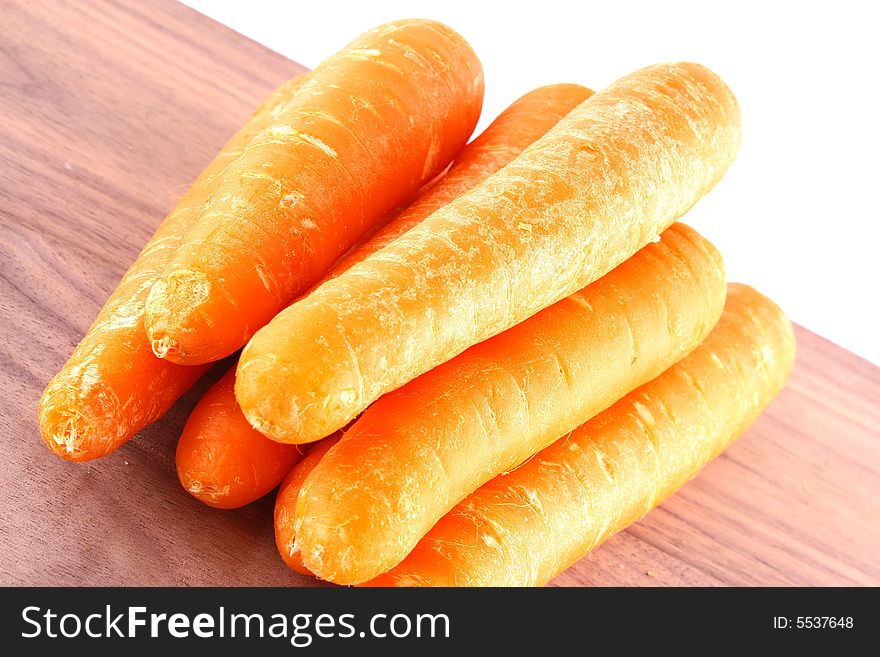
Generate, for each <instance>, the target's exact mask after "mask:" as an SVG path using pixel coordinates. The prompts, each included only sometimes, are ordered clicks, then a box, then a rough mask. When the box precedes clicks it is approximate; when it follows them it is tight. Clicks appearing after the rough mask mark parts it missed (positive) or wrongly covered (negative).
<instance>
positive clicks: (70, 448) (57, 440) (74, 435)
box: [42, 413, 90, 461]
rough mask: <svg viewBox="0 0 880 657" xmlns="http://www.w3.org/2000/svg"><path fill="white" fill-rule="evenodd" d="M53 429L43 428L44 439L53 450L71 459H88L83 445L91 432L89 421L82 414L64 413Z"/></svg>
mask: <svg viewBox="0 0 880 657" xmlns="http://www.w3.org/2000/svg"><path fill="white" fill-rule="evenodd" d="M61 415H62V417H61V418H60V421H59V422H57V423H55V424H54V426H53V427H52V429H50V430H45V429H44V430H43V431H42V434H43V440H44V442H45V443H46V445H47V446H48V447H49V449H50V450H52V452H54V453H55V454H57V455H58V456H60V457H62V458H65V459H67V460H69V461H86V460H88V458H89V457H88V456H87V453H86V450H85V449H83V445H84V444H85V442H86V436H87V434H88V433H89V429H90V427H89V425H88V422H87V421H86V420H85V419H84V418H83V417H81V416H78V415H75V414H69V413H62V414H61Z"/></svg>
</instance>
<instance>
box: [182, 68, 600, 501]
mask: <svg viewBox="0 0 880 657" xmlns="http://www.w3.org/2000/svg"><path fill="white" fill-rule="evenodd" d="M590 93H591V92H590V91H589V90H588V89H586V88H584V87H580V86H578V85H573V84H560V85H552V86H548V87H542V88H540V89H536V90H534V91H532V92H530V93H528V94H526V95H525V96H523V97H522V98H520V99H519V100H517V101H516V102H514V103H513V105H511V106H510V107H509V108H508V109H507V110H505V111H504V112H503V113H502V114H501V115H500V116H499V117H498V118H497V119H496V120H495V121H494V122H493V123H492V124H491V125H490V126H489V127H488V128H487V129H486V130H485V131H484V132H483V134H481V135H480V136H479V137H478V138H477V139H476V140H474V141H473V142H472V143H471V144H469V145H468V146H465V147H464V148H463V149H462V151H461V153H459V155H458V156H457V157H456V159H455V161H454V163H453V164H452V166H451V168H450V169H449V171H448V172H447V173H446V175H444V176H443V177H442V178H440V179H439V180H438V181H437V182H436V183H435V184H434V185H433V186H432V187H430V188H429V189H427V190H426V191H425V192H424V193H422V194H421V195H420V196H419V197H418V198H417V199H416V201H414V203H413V204H412V205H411V206H410V207H409V208H408V209H406V210H404V211H403V213H402V214H399V213H398V214H396V215H394V216H393V218H392V219H390V220H389V222H388V223H386V224H385V228H384V229H383V231H382V232H381V234H380V235H376V236H375V237H374V238H373V239H370V240H367V241H366V242H365V243H364V244H362V245H360V246H359V247H358V248H357V249H355V250H353V251H351V252H350V253H349V254H348V256H347V257H344V258H343V259H342V260H341V261H340V262H338V263H337V265H336V266H335V268H334V271H339V272H341V271H343V270H344V267H346V266H349V265H350V264H353V263H354V262H356V261H359V260H361V259H363V258H364V257H366V256H367V255H369V254H370V253H373V252H375V251H378V250H379V249H381V248H382V246H384V245H385V244H387V243H388V241H389V240H391V239H393V236H394V235H397V234H402V233H403V232H405V231H406V230H407V229H408V228H409V227H411V226H412V225H414V224H415V223H417V222H418V221H419V220H420V219H421V218H424V217H425V216H427V215H428V214H430V213H431V212H432V211H433V209H434V208H435V207H436V206H437V205H438V204H440V203H444V202H447V201H449V200H452V199H453V198H455V197H456V196H457V195H459V194H460V193H462V192H463V191H466V189H467V188H468V187H472V186H473V185H475V184H477V183H478V182H480V181H481V180H483V179H484V178H486V177H487V176H489V175H490V174H491V173H493V172H494V171H496V170H498V169H500V168H501V167H502V166H504V164H505V163H506V162H508V161H509V160H510V159H512V158H513V157H514V156H516V154H517V153H519V152H520V151H522V150H523V149H524V148H525V147H526V146H528V145H529V143H531V142H532V141H534V140H535V139H537V138H538V137H540V136H541V135H542V134H544V133H545V132H546V131H547V130H548V129H549V128H550V127H552V125H553V123H555V122H556V121H558V120H559V119H560V118H562V117H563V116H565V114H566V113H568V111H569V110H571V109H572V108H573V107H575V106H576V105H577V104H578V103H580V102H581V101H582V100H583V99H584V98H585V97H587V96H588V95H589V94H590ZM331 275H333V274H332V272H331V274H328V276H331ZM232 377H233V375H232V374H229V375H227V376H226V377H224V378H223V379H222V380H221V381H219V382H218V383H217V384H215V386H214V387H213V388H212V389H211V390H210V391H209V392H208V393H207V394H206V395H205V397H204V398H203V399H202V401H201V402H199V404H198V405H197V406H196V408H195V409H194V410H193V413H192V417H191V418H190V420H189V422H188V423H187V425H186V428H185V429H184V432H183V434H182V435H181V437H180V442H179V443H178V447H177V474H178V477H179V478H180V481H181V483H182V484H183V487H184V488H186V489H187V490H188V491H189V492H190V493H191V494H192V495H193V496H194V497H196V498H197V499H200V500H202V501H203V502H205V503H206V504H210V505H212V506H223V508H232V507H237V506H242V505H244V504H247V503H249V502H252V501H253V500H255V499H257V498H259V497H261V496H262V495H264V494H266V492H268V491H269V490H271V489H272V488H274V487H275V486H276V485H278V483H280V481H281V479H282V477H283V476H284V474H285V473H286V472H287V470H289V469H290V465H291V464H292V463H289V462H288V460H289V459H294V458H296V455H298V454H299V451H298V450H297V448H296V447H295V446H290V445H282V444H279V443H275V442H272V441H269V440H268V439H267V438H265V437H264V436H263V435H262V434H260V433H259V432H258V431H256V430H254V429H252V428H251V427H250V425H249V424H248V423H247V420H245V418H244V415H242V413H241V410H240V409H239V408H238V404H237V402H236V401H235V395H234V393H233V385H232V381H233V378H232ZM267 442H272V444H273V445H275V446H276V448H275V449H271V448H270V447H269V446H267V445H266V443H267ZM218 454H222V458H218ZM255 479H256V480H258V481H259V483H260V485H255V481H254V480H255Z"/></svg>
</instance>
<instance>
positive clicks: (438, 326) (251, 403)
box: [235, 64, 740, 442]
mask: <svg viewBox="0 0 880 657" xmlns="http://www.w3.org/2000/svg"><path fill="white" fill-rule="evenodd" d="M739 134H740V125H739V109H738V106H737V104H736V100H735V99H734V98H733V95H732V94H731V93H730V91H729V89H728V88H727V87H726V86H725V85H724V83H723V82H722V81H721V80H720V79H719V78H718V77H717V76H716V75H715V74H714V73H712V72H711V71H709V70H708V69H705V68H703V67H701V66H699V65H696V64H671V65H659V66H653V67H649V68H647V69H643V70H641V71H637V72H636V73H633V74H631V75H629V76H627V77H625V78H622V79H621V80H618V81H617V82H615V83H614V84H612V85H611V86H609V87H608V88H606V89H604V90H602V91H599V92H597V93H596V94H595V95H593V96H592V97H590V98H589V99H588V100H587V101H585V102H584V103H583V104H581V105H580V106H579V107H577V108H575V109H574V110H573V111H572V112H571V113H569V114H568V115H567V116H566V117H565V118H564V119H562V120H561V121H560V122H559V123H558V124H557V125H556V126H555V127H554V128H552V129H551V130H550V131H549V132H548V133H547V134H546V135H544V137H542V138H540V139H538V140H537V141H536V142H535V143H533V144H532V145H531V146H530V147H529V148H527V149H526V150H525V151H524V152H523V153H522V154H521V155H520V156H519V157H517V158H516V159H514V160H513V161H512V162H511V163H510V164H508V165H507V166H506V167H504V168H503V169H502V170H501V171H499V172H498V173H496V174H495V175H493V176H491V177H489V178H488V179H487V180H486V181H484V182H483V183H482V184H480V185H478V186H476V187H474V188H473V189H471V190H470V191H469V192H467V193H465V194H463V195H462V196H460V197H459V198H457V199H456V200H455V201H453V202H452V203H449V204H448V205H446V206H443V207H442V208H440V209H439V210H438V211H436V212H435V213H434V214H432V215H431V216H430V217H428V218H427V219H425V220H424V221H423V222H422V223H420V224H419V225H418V226H416V227H415V228H413V229H412V230H410V231H408V232H406V233H405V234H404V235H402V236H401V237H399V238H398V239H397V240H395V242H393V243H392V244H390V245H388V246H386V247H385V248H384V249H382V250H381V251H379V252H378V253H376V254H374V255H373V256H372V257H370V258H367V259H366V260H364V261H362V262H360V263H358V264H356V265H355V266H354V267H352V268H351V269H349V270H348V271H346V272H345V273H344V274H341V275H339V276H337V277H336V278H334V279H332V280H330V281H328V282H326V283H325V284H324V285H322V286H320V287H319V288H317V289H316V290H314V291H313V292H312V293H311V294H310V295H308V296H307V297H305V298H303V299H301V300H300V301H298V302H297V303H294V304H293V305H291V306H290V307H289V308H287V309H286V310H284V311H282V312H281V313H279V314H278V315H277V316H276V317H275V319H273V320H272V322H270V323H269V324H268V325H267V326H265V327H264V328H263V329H261V330H260V331H258V332H257V334H256V335H255V336H254V338H253V339H252V340H251V341H250V343H249V344H248V345H247V347H246V348H245V350H244V352H243V354H242V357H241V359H240V361H239V368H238V372H239V374H238V377H237V379H236V386H235V393H236V396H237V397H238V401H239V404H240V405H241V408H242V410H243V412H244V414H245V416H246V417H247V418H248V420H249V421H250V422H251V424H252V425H254V426H255V427H257V428H258V429H259V430H260V431H261V432H262V433H264V434H265V435H268V436H270V437H271V438H274V439H275V440H278V441H280V442H309V441H311V440H315V439H318V438H320V437H322V436H324V435H326V434H327V433H329V432H330V431H333V430H335V429H337V428H338V427H340V426H343V425H345V424H346V423H347V422H348V421H350V420H351V419H352V418H353V417H355V416H356V415H357V414H359V413H360V412H361V411H362V410H363V409H364V408H366V407H367V406H368V405H369V404H370V403H372V402H373V401H375V400H376V399H378V398H379V397H380V396H381V395H382V394H384V393H386V392H389V391H391V390H394V389H396V388H398V387H400V386H401V385H403V384H405V383H406V382H407V381H410V380H412V379H413V378H415V377H416V376H418V375H419V374H422V373H423V372H426V371H428V370H430V369H431V368H433V367H436V366H437V365H439V364H440V363H442V362H444V361H446V360H449V359H450V358H452V357H453V356H455V355H456V354H458V353H461V352H462V351H463V350H464V349H466V348H467V347H469V346H470V345H472V344H475V343H477V342H480V341H482V340H485V339H487V338H489V337H491V336H493V335H496V334H497V333H500V332H501V331H503V330H505V329H507V328H509V327H510V326H513V325H514V324H517V323H518V322H521V321H522V320H524V319H526V318H527V317H529V316H531V315H533V314H534V313H535V312H537V311H538V310H540V309H541V308H544V307H547V306H549V305H550V304H552V303H554V302H556V301H558V300H560V299H562V298H564V297H566V296H568V295H570V294H572V293H574V292H575V291H577V290H579V289H581V288H583V287H584V286H586V285H587V284H589V283H590V282H592V281H593V280H595V279H597V278H599V277H600V276H601V275H603V274H605V273H606V272H608V271H609V270H610V269H612V268H613V267H614V266H616V265H618V264H619V263H621V262H622V261H624V260H625V259H626V258H628V257H629V256H631V255H632V254H633V253H635V251H637V250H638V249H639V248H640V247H642V246H644V245H645V244H646V243H648V242H649V241H650V240H651V239H653V238H654V237H656V236H657V235H658V234H659V233H660V232H661V231H662V230H663V229H665V228H666V227H667V226H669V225H670V224H671V223H672V222H673V221H674V219H675V218H677V217H678V216H680V215H682V214H684V213H685V212H686V211H687V210H688V209H689V208H690V207H691V206H692V205H693V204H694V203H695V202H696V201H697V200H698V199H699V198H700V196H702V195H703V194H704V193H706V192H707V191H709V189H710V188H711V187H712V186H713V185H714V184H715V183H716V182H717V181H718V180H719V179H720V178H721V176H722V175H723V173H724V171H725V170H726V169H727V167H728V165H729V164H730V162H731V161H732V159H733V157H734V155H735V153H736V150H737V147H738V144H739Z"/></svg>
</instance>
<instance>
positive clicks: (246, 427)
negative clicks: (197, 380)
mask: <svg viewBox="0 0 880 657" xmlns="http://www.w3.org/2000/svg"><path fill="white" fill-rule="evenodd" d="M234 384H235V368H233V369H231V370H230V371H229V372H227V373H226V375H225V376H224V377H223V378H222V379H220V380H219V381H218V382H217V383H216V384H214V386H213V387H212V388H211V389H210V390H209V391H208V392H207V393H206V394H205V396H204V397H202V399H201V401H200V402H199V403H198V405H197V406H196V407H195V409H193V412H192V414H191V415H190V417H189V420H187V423H186V426H185V427H184V429H183V433H182V434H181V436H180V441H179V442H178V443H177V457H176V460H177V476H178V478H179V479H180V483H181V485H182V486H183V487H184V488H185V489H186V490H187V492H189V493H190V494H191V495H192V496H193V497H195V498H196V499H197V500H200V501H202V502H204V503H205V504H207V505H208V506H213V507H215V508H218V509H236V508H238V507H241V506H244V505H245V504H249V503H250V502H253V501H254V500H256V499H259V498H261V497H262V496H263V495H265V494H266V493H268V492H269V491H270V490H272V489H273V488H275V487H276V486H278V483H279V482H280V481H281V480H282V478H283V477H284V475H285V474H287V473H288V472H289V471H290V468H291V467H293V465H294V463H296V462H297V461H299V460H300V458H302V454H303V450H302V449H301V448H300V447H299V446H297V445H282V444H281V443H276V442H275V441H274V440H269V439H268V438H266V437H265V436H263V435H262V434H260V433H259V432H258V431H256V430H255V429H253V428H252V427H251V425H250V424H248V422H247V420H246V419H245V418H244V415H242V413H241V410H240V409H239V408H238V404H237V403H236V402H235V395H234V394H233V386H234Z"/></svg>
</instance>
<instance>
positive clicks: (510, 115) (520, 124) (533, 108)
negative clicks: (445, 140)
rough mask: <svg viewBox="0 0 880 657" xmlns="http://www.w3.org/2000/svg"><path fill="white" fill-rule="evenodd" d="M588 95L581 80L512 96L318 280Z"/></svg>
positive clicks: (494, 166)
mask: <svg viewBox="0 0 880 657" xmlns="http://www.w3.org/2000/svg"><path fill="white" fill-rule="evenodd" d="M592 95H593V92H592V91H591V90H590V89H587V88H586V87H582V86H581V85H579V84H552V85H547V86H544V87H538V88H537V89H534V90H533V91H530V92H529V93H527V94H525V95H524V96H522V97H520V98H518V99H517V100H515V101H514V102H513V103H512V104H511V105H510V106H509V107H508V108H507V109H505V110H504V111H503V112H502V113H501V114H499V115H498V118H496V119H495V120H494V121H493V122H492V123H491V125H489V127H487V128H486V129H485V130H484V131H483V132H482V133H481V134H480V136H479V137H477V138H476V139H474V140H473V141H472V142H471V143H469V144H468V145H467V146H465V147H464V148H462V149H461V152H460V153H459V154H458V155H457V156H456V158H455V160H453V162H452V164H451V165H450V167H449V170H448V171H447V172H446V173H445V174H444V175H443V177H442V178H441V179H440V180H439V181H437V183H436V184H435V185H433V186H432V187H431V188H430V189H428V190H426V191H425V192H424V193H421V194H420V195H419V196H418V197H417V198H416V199H415V200H414V201H413V202H412V204H410V205H409V206H408V207H407V208H406V209H404V210H403V211H402V212H400V213H399V214H397V216H395V217H394V218H392V219H391V220H390V221H388V222H387V223H386V224H385V225H383V226H382V227H381V228H380V229H379V230H377V231H376V232H375V234H373V235H372V236H370V238H369V239H368V240H366V241H365V242H364V243H363V244H361V245H359V246H358V247H356V248H354V249H352V251H351V252H350V253H348V254H346V255H345V256H343V257H342V258H340V259H339V260H338V261H337V262H336V263H335V264H334V265H333V267H331V268H330V270H329V271H328V272H327V273H326V274H325V275H324V276H323V277H322V279H321V281H319V283H318V284H320V283H323V282H324V281H327V280H329V279H331V278H335V277H336V276H338V275H339V274H341V273H343V272H344V271H346V270H348V269H349V268H351V267H352V266H353V265H355V264H357V263H359V262H360V261H362V260H365V259H366V258H368V257H369V256H371V255H373V254H374V253H376V252H377V251H379V250H381V249H383V248H384V247H386V246H388V245H389V244H391V242H393V241H394V240H396V239H397V238H398V237H400V236H401V235H403V234H404V233H405V232H407V231H408V230H410V229H411V228H413V227H415V226H417V225H418V224H420V223H421V222H422V221H423V220H424V219H425V218H426V217H428V216H429V215H431V214H432V213H433V212H434V211H436V210H439V209H440V208H441V207H443V206H444V205H446V204H447V203H451V202H452V201H454V200H455V199H456V198H458V197H459V196H461V195H462V194H464V193H465V192H466V191H468V190H470V189H471V188H473V187H474V186H475V185H476V184H478V183H480V182H482V181H483V180H485V179H486V178H488V177H489V176H490V175H492V174H493V173H495V172H496V171H498V170H499V169H501V168H502V167H504V166H505V165H507V164H508V163H509V162H510V161H511V160H512V159H513V158H515V157H516V156H517V155H519V154H520V153H522V151H524V150H525V149H526V148H527V147H528V146H530V145H531V144H532V142H534V141H535V140H536V139H538V138H539V137H541V136H542V135H544V134H545V133H546V132H547V131H548V130H549V129H550V128H552V127H553V126H554V125H556V124H557V123H558V122H559V120H560V119H562V117H564V116H565V115H566V114H568V113H569V112H570V111H571V110H573V109H574V108H575V107H577V106H578V105H579V104H581V103H582V102H583V101H585V100H586V99H587V98H589V97H590V96H592Z"/></svg>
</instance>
